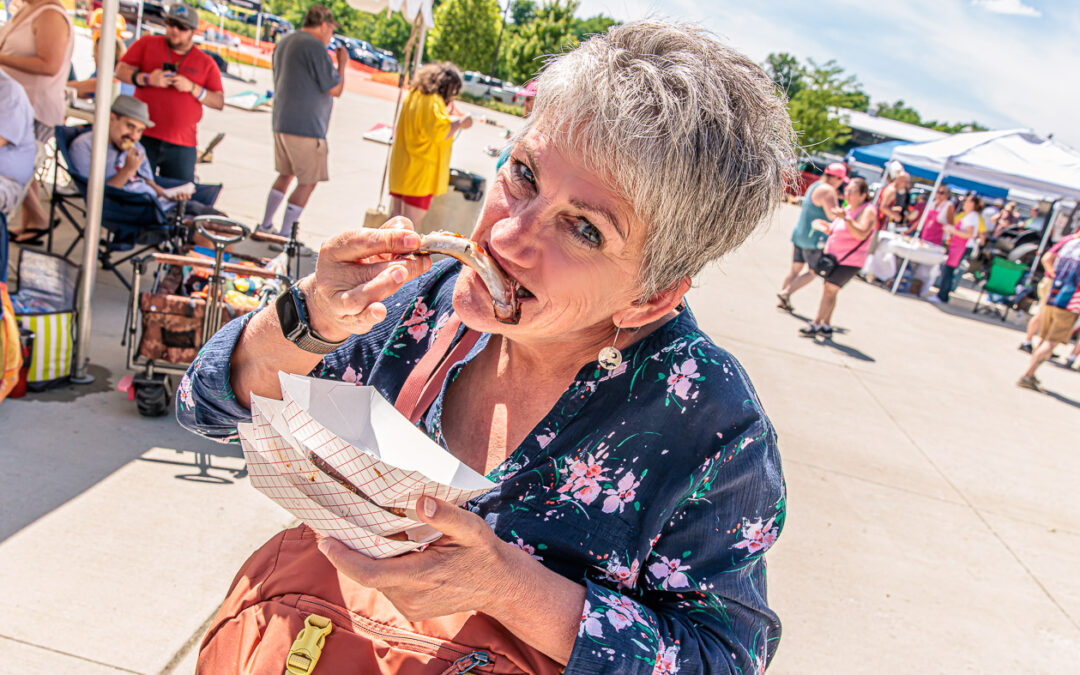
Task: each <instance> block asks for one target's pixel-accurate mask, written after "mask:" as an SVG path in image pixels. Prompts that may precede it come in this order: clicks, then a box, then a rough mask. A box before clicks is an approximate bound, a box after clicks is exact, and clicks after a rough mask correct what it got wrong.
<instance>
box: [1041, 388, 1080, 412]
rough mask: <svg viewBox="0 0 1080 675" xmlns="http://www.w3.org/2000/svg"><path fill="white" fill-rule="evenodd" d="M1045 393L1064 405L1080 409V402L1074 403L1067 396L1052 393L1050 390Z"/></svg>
mask: <svg viewBox="0 0 1080 675" xmlns="http://www.w3.org/2000/svg"><path fill="white" fill-rule="evenodd" d="M1044 393H1045V394H1046V395H1047V396H1049V397H1050V398H1052V399H1056V400H1058V401H1061V402H1062V403H1064V404H1066V405H1071V406H1072V407H1074V408H1080V401H1074V400H1073V399H1071V398H1069V397H1068V396H1065V395H1063V394H1059V393H1057V392H1056V391H1050V390H1049V389H1046V390H1044Z"/></svg>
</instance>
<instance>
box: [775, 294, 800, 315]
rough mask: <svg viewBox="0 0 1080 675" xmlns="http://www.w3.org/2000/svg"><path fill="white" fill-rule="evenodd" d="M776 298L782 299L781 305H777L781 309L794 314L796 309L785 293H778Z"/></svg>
mask: <svg viewBox="0 0 1080 675" xmlns="http://www.w3.org/2000/svg"><path fill="white" fill-rule="evenodd" d="M776 297H777V298H779V299H780V302H779V304H777V305H776V306H777V307H778V308H779V309H782V310H784V311H785V312H792V311H794V310H795V307H794V306H793V305H792V304H791V299H790V298H788V296H786V295H784V294H783V293H777V294H776Z"/></svg>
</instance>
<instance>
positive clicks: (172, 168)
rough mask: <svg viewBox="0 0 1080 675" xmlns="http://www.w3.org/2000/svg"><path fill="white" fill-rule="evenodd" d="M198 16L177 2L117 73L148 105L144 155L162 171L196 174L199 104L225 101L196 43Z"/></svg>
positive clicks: (187, 175)
mask: <svg viewBox="0 0 1080 675" xmlns="http://www.w3.org/2000/svg"><path fill="white" fill-rule="evenodd" d="M198 26H199V17H198V15H197V14H196V13H195V10H194V9H192V8H191V7H188V6H187V5H183V4H177V5H173V8H172V9H171V10H169V13H168V15H166V17H165V35H164V36H161V35H144V36H143V37H141V38H139V39H138V40H137V41H136V42H135V44H133V45H131V48H130V49H128V50H127V53H126V54H124V58H123V59H121V61H120V63H119V65H118V66H117V68H116V77H117V78H118V79H119V80H121V81H122V82H130V83H131V84H134V85H135V98H137V99H139V100H140V101H145V102H146V105H147V106H149V107H150V119H151V120H153V121H154V127H153V128H152V129H147V130H146V134H145V135H144V136H143V141H142V142H143V145H144V146H145V147H146V156H147V158H148V159H149V160H150V165H151V166H152V167H154V170H155V171H156V172H157V174H158V175H160V176H166V177H168V178H178V179H180V180H186V181H192V182H194V180H195V156H196V152H195V146H196V140H195V127H196V125H197V124H198V123H199V120H201V119H202V108H203V106H204V105H205V106H207V107H208V108H213V109H215V110H221V109H222V108H224V107H225V94H224V92H223V91H222V86H221V73H220V72H219V71H218V67H217V64H216V63H214V60H213V59H212V58H210V57H209V56H207V55H206V54H205V53H204V52H202V51H201V50H199V49H198V48H197V47H195V45H194V41H193V39H194V37H195V29H196V28H198Z"/></svg>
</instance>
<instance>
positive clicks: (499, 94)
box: [462, 70, 525, 105]
mask: <svg viewBox="0 0 1080 675" xmlns="http://www.w3.org/2000/svg"><path fill="white" fill-rule="evenodd" d="M463 77H464V79H465V84H464V86H463V87H462V91H464V92H465V93H466V94H469V95H471V96H476V97H477V98H483V99H494V100H496V101H501V102H502V103H506V104H507V105H513V104H514V103H515V102H517V100H518V99H519V98H520V99H522V100H524V91H525V90H524V89H522V88H521V87H517V86H515V85H514V84H513V83H511V82H503V81H502V80H500V79H499V78H497V77H488V76H487V75H484V74H483V73H478V72H476V71H473V70H467V71H465V73H464V74H463Z"/></svg>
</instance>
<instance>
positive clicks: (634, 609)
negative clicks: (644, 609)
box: [604, 593, 645, 625]
mask: <svg viewBox="0 0 1080 675" xmlns="http://www.w3.org/2000/svg"><path fill="white" fill-rule="evenodd" d="M604 604H605V605H607V606H608V607H610V608H611V609H610V610H608V612H607V616H608V620H609V621H610V620H611V618H610V617H611V610H614V611H615V612H617V613H619V614H623V615H625V616H626V618H627V619H629V620H631V621H636V622H638V623H645V617H643V616H641V611H640V609H639V608H638V604H637V603H636V602H635V601H633V600H631V599H630V598H628V597H626V596H625V595H621V594H619V593H608V594H607V595H605V596H604ZM627 625H629V624H627Z"/></svg>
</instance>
